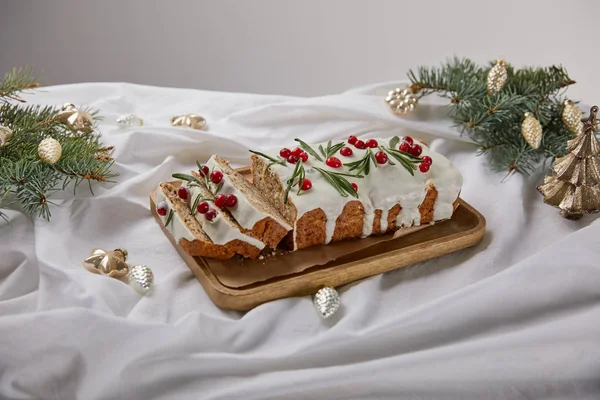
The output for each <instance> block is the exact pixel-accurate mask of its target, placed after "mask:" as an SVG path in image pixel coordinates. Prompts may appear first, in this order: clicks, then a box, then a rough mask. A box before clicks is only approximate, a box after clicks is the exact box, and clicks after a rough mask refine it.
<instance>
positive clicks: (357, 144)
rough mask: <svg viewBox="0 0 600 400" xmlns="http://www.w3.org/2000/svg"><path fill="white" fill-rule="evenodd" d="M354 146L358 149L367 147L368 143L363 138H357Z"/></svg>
mask: <svg viewBox="0 0 600 400" xmlns="http://www.w3.org/2000/svg"><path fill="white" fill-rule="evenodd" d="M354 147H356V148H357V149H366V148H367V145H366V144H365V142H363V141H362V140H357V141H356V143H354Z"/></svg>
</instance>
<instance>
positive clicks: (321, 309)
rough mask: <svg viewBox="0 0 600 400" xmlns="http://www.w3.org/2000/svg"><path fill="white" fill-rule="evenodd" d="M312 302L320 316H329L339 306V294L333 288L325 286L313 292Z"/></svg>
mask: <svg viewBox="0 0 600 400" xmlns="http://www.w3.org/2000/svg"><path fill="white" fill-rule="evenodd" d="M313 304H314V305H315V308H316V310H317V312H318V313H319V315H320V316H322V317H323V318H329V317H331V316H332V315H333V314H335V313H336V311H337V310H338V309H339V308H340V295H339V294H338V292H337V291H336V290H335V289H334V288H332V287H330V286H325V287H324V288H322V289H321V290H319V291H318V292H317V293H316V294H315V297H314V299H313Z"/></svg>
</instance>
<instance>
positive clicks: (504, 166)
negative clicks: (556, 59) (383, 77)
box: [408, 58, 575, 174]
mask: <svg viewBox="0 0 600 400" xmlns="http://www.w3.org/2000/svg"><path fill="white" fill-rule="evenodd" d="M493 65H494V63H493V62H491V63H489V65H487V66H478V65H477V64H475V63H473V62H472V61H470V60H468V59H459V58H454V59H451V60H448V61H446V62H445V63H444V64H442V66H441V67H434V68H428V67H420V68H418V69H417V70H416V71H410V72H409V73H408V76H409V79H410V80H411V82H412V84H411V88H412V89H413V91H415V92H417V93H418V94H419V96H421V97H423V96H426V95H429V94H432V93H436V94H438V95H440V96H442V97H445V98H448V99H449V100H450V105H449V115H450V116H451V117H452V118H453V120H454V123H455V125H456V126H457V127H459V128H460V129H461V131H462V132H463V133H466V134H467V135H468V136H469V137H470V138H471V139H472V140H473V141H474V142H475V143H477V144H478V145H479V148H480V154H486V155H487V156H488V157H489V158H490V164H491V166H492V168H493V169H494V170H502V171H506V172H508V173H512V172H520V173H524V174H528V173H531V172H532V171H533V170H535V168H536V167H537V166H538V165H539V164H540V163H541V162H542V161H544V160H545V159H546V158H548V157H557V156H562V155H564V154H565V153H566V146H565V145H566V141H567V140H568V139H570V138H571V134H570V132H569V131H568V129H567V128H566V127H565V126H564V124H563V123H562V120H561V113H562V101H563V98H562V97H561V96H560V93H561V91H562V90H563V88H565V87H568V86H570V85H572V84H574V83H575V81H574V80H572V79H571V78H570V77H569V75H568V73H567V71H566V70H565V69H564V68H563V67H562V66H551V67H547V68H522V69H519V70H515V69H514V68H513V67H512V66H511V65H510V64H507V75H508V79H507V81H506V84H505V85H504V87H503V88H502V90H500V91H499V92H497V93H493V94H489V93H488V92H487V87H486V82H487V74H488V72H489V70H490V69H491V67H492V66H493ZM526 112H531V113H533V114H534V116H535V118H536V119H537V120H538V121H539V122H540V124H541V125H542V130H543V139H542V144H541V146H540V147H539V148H538V149H532V148H531V147H529V146H528V145H527V143H526V142H525V140H524V139H523V137H522V135H521V123H522V122H523V115H524V114H525V113H526Z"/></svg>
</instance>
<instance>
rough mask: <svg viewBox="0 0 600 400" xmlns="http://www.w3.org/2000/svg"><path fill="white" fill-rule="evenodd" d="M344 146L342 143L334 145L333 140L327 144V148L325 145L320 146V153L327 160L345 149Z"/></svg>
mask: <svg viewBox="0 0 600 400" xmlns="http://www.w3.org/2000/svg"><path fill="white" fill-rule="evenodd" d="M344 145H345V143H344V142H340V143H337V144H334V145H332V144H331V140H330V141H329V142H327V147H326V148H323V145H319V151H320V152H321V154H322V155H323V158H325V159H327V158H329V157H331V156H333V155H334V154H335V153H337V152H338V150H339V149H341V148H342V147H344ZM319 161H322V160H319Z"/></svg>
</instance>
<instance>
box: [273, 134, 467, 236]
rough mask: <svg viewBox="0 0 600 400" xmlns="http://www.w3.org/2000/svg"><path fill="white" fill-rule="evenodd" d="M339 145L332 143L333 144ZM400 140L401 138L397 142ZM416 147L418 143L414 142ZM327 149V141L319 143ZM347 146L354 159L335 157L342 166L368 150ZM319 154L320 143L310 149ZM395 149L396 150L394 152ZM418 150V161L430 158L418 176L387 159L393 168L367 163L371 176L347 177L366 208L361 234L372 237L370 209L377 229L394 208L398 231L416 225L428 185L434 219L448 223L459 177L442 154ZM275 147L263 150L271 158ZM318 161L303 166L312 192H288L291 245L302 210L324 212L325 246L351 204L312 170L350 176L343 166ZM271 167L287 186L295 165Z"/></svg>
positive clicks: (384, 142)
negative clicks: (376, 215)
mask: <svg viewBox="0 0 600 400" xmlns="http://www.w3.org/2000/svg"><path fill="white" fill-rule="evenodd" d="M375 140H377V142H378V143H379V145H381V146H384V147H388V146H389V139H375ZM339 142H340V141H333V144H336V143H339ZM401 142H402V138H400V143H401ZM417 143H418V142H417ZM321 144H322V145H323V147H326V145H327V143H321ZM346 146H347V147H349V148H351V149H352V151H353V155H352V156H350V157H345V156H342V155H341V154H340V153H339V151H338V152H337V153H336V154H335V155H334V156H335V157H337V158H338V159H339V160H340V161H341V162H342V163H344V164H346V163H349V162H352V161H357V160H360V159H361V158H363V156H364V155H365V153H366V151H367V149H362V150H361V149H357V148H356V147H354V146H353V145H351V144H348V143H347V142H346ZM311 147H312V148H313V149H314V150H315V151H318V150H317V149H318V147H319V143H317V144H315V145H311ZM397 147H398V146H396V148H397ZM422 148H423V151H422V153H421V156H420V157H423V156H429V157H431V159H432V165H431V168H430V170H429V171H428V172H426V173H422V172H421V171H419V169H418V168H417V170H416V171H414V176H412V175H411V174H410V173H409V172H408V171H407V170H406V169H405V168H404V167H403V166H402V165H400V163H399V162H398V161H396V160H395V159H394V158H393V157H391V156H389V159H390V160H391V161H392V162H394V163H395V164H396V165H390V164H378V165H377V168H375V166H374V165H373V164H371V172H370V174H369V175H366V176H365V177H364V178H352V177H346V179H348V181H349V182H351V183H352V182H354V183H356V184H357V185H358V195H359V198H358V200H360V201H361V202H362V204H363V207H364V209H365V216H364V221H363V232H362V233H363V236H365V237H366V236H368V235H369V234H371V233H372V227H373V220H374V213H375V210H381V211H382V215H381V231H382V232H384V231H385V229H386V228H387V217H388V211H389V210H390V209H391V208H392V207H393V206H394V205H396V204H400V206H401V207H402V210H401V212H400V213H399V214H398V217H397V218H396V224H397V226H398V227H409V226H413V225H420V224H421V217H420V212H419V206H420V205H421V203H422V202H423V200H424V199H425V195H426V193H427V189H428V188H429V185H430V183H432V184H433V185H435V188H436V190H437V192H438V195H437V198H436V201H435V204H434V221H440V220H444V219H448V218H450V217H451V216H452V213H453V212H454V207H453V205H452V203H453V202H454V201H455V200H456V198H457V197H458V194H459V192H460V189H461V187H462V175H461V174H460V172H459V171H458V170H457V169H456V168H455V167H454V166H453V165H452V164H451V163H450V161H448V159H446V158H445V157H444V156H442V155H440V154H438V153H435V152H432V151H431V150H430V149H429V148H428V147H427V146H422ZM279 150H280V149H273V150H272V151H269V152H266V154H268V155H270V156H271V157H274V158H277V157H278V155H279ZM371 150H372V151H373V153H377V152H378V151H379V149H378V148H374V149H371ZM324 161H325V160H323V162H321V161H318V160H317V159H315V158H314V157H313V156H312V155H310V154H309V159H308V161H307V162H305V163H304V167H305V171H306V178H308V179H310V181H311V182H312V189H311V190H309V191H302V192H301V193H300V194H297V187H295V189H296V190H291V191H290V194H289V198H290V199H291V201H292V202H293V204H294V206H295V207H296V209H297V210H298V215H297V217H296V221H295V223H294V243H295V242H296V234H295V233H296V224H297V222H298V220H300V218H301V217H302V216H303V215H304V214H305V213H307V212H309V211H312V210H314V209H316V208H320V209H322V210H323V212H324V213H325V215H326V217H327V221H326V228H325V229H326V241H325V243H329V242H330V241H331V238H332V236H333V233H334V230H335V223H336V220H337V218H338V216H339V215H340V214H341V213H342V210H343V209H344V206H345V205H346V204H347V203H348V202H350V201H353V200H357V199H356V198H355V197H353V196H348V197H343V196H342V195H340V194H339V193H338V192H337V190H336V189H335V188H334V187H333V186H332V185H331V184H330V183H329V182H328V181H327V180H326V179H324V178H323V176H322V175H321V174H320V173H319V172H318V171H317V170H315V169H314V168H312V167H319V168H322V169H324V170H326V171H332V172H343V173H352V172H350V171H349V169H348V167H346V166H342V167H341V168H331V167H329V166H327V165H326V164H325V162H324ZM271 168H272V169H273V170H274V171H275V172H276V173H277V174H278V176H279V179H280V181H281V184H282V186H283V187H284V188H285V187H286V186H287V184H286V181H287V180H288V179H289V178H290V176H291V175H292V173H293V169H294V165H293V164H289V163H286V165H285V166H283V165H280V164H273V165H272V166H271Z"/></svg>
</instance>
